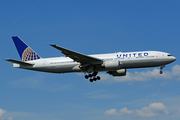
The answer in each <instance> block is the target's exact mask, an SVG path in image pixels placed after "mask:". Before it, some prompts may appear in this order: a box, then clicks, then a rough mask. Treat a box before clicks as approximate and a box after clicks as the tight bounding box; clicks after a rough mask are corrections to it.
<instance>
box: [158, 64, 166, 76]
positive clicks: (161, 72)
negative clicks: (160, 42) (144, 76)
mask: <svg viewBox="0 0 180 120" xmlns="http://www.w3.org/2000/svg"><path fill="white" fill-rule="evenodd" d="M164 67H165V66H161V67H160V71H159V73H160V74H163V71H162V69H163V68H164Z"/></svg>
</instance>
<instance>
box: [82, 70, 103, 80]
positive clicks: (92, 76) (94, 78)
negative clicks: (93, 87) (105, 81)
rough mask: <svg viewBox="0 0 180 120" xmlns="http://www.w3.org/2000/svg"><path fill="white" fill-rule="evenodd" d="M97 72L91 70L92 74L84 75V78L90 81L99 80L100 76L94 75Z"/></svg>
mask: <svg viewBox="0 0 180 120" xmlns="http://www.w3.org/2000/svg"><path fill="white" fill-rule="evenodd" d="M97 74H98V72H93V73H92V74H89V75H85V78H86V79H88V78H90V79H89V81H90V82H93V81H96V80H100V79H101V78H100V77H99V76H97V77H96V75H97Z"/></svg>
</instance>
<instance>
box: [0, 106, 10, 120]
mask: <svg viewBox="0 0 180 120" xmlns="http://www.w3.org/2000/svg"><path fill="white" fill-rule="evenodd" d="M0 120H13V119H12V117H8V115H7V111H6V110H3V109H0Z"/></svg>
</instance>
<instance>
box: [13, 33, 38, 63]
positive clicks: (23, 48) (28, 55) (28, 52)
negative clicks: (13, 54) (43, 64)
mask: <svg viewBox="0 0 180 120" xmlns="http://www.w3.org/2000/svg"><path fill="white" fill-rule="evenodd" d="M12 39H13V41H14V44H15V46H16V48H17V51H18V53H19V56H20V58H21V60H22V61H23V62H24V61H30V60H37V59H41V57H40V56H39V55H38V54H37V53H36V52H34V51H33V50H32V49H31V48H30V47H29V46H28V45H27V44H26V43H25V42H24V41H22V40H21V39H20V38H19V37H17V36H13V37H12Z"/></svg>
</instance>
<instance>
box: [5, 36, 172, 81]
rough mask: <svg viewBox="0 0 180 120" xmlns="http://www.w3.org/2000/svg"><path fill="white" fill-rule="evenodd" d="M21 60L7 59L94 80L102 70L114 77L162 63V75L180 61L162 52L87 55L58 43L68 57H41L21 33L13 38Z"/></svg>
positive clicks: (26, 66)
mask: <svg viewBox="0 0 180 120" xmlns="http://www.w3.org/2000/svg"><path fill="white" fill-rule="evenodd" d="M12 39H13V41H14V44H15V46H16V48H17V51H18V53H19V55H20V58H21V61H18V60H13V59H5V60H6V61H9V62H12V63H13V67H14V68H21V69H27V70H34V71H41V72H49V73H70V72H83V73H85V74H86V75H85V78H86V79H89V81H90V82H93V81H97V80H100V77H99V76H97V74H98V72H103V71H106V72H107V73H108V74H110V75H112V76H125V75H126V69H131V68H146V67H158V66H160V74H162V73H163V71H162V69H163V68H164V67H165V65H167V64H169V63H172V62H174V61H175V60H176V58H175V57H174V56H172V55H171V54H169V53H166V52H160V51H140V52H117V53H109V54H95V55H85V54H82V53H79V52H75V51H72V50H69V49H66V48H63V47H60V46H57V45H55V44H50V46H52V47H54V48H56V49H58V50H60V51H61V53H63V54H64V55H65V57H54V58H41V57H40V56H39V55H38V54H37V53H36V52H35V51H33V50H32V49H31V48H30V47H29V46H28V45H27V44H26V43H25V42H24V41H22V40H21V39H20V38H19V37H18V36H13V37H12Z"/></svg>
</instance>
